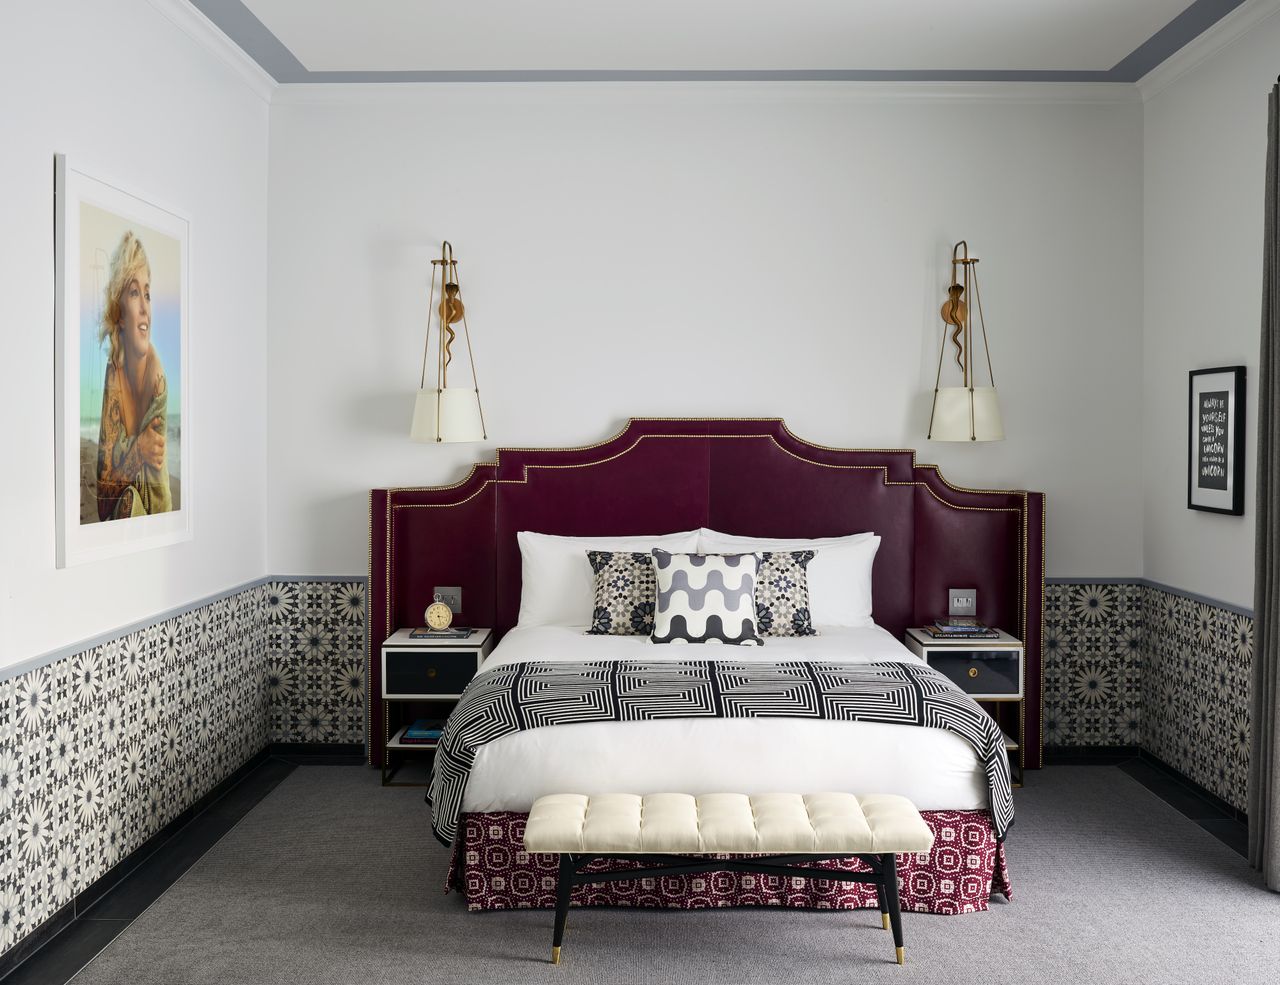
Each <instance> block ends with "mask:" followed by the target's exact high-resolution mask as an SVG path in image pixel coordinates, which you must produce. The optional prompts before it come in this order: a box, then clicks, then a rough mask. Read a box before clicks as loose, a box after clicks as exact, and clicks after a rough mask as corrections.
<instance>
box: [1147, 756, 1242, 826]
mask: <svg viewBox="0 0 1280 985" xmlns="http://www.w3.org/2000/svg"><path fill="white" fill-rule="evenodd" d="M1138 758H1139V759H1140V760H1141V761H1142V762H1144V763H1149V764H1150V765H1151V766H1153V767H1155V768H1156V769H1158V770H1159V771H1160V772H1161V773H1164V774H1165V775H1166V776H1168V777H1170V778H1171V779H1173V780H1176V781H1178V782H1179V783H1181V784H1182V785H1183V786H1184V787H1187V788H1188V789H1189V790H1190V791H1191V792H1192V793H1194V794H1195V795H1196V796H1197V797H1199V798H1200V799H1201V800H1205V801H1208V802H1209V803H1210V804H1211V805H1213V806H1214V807H1216V808H1217V809H1218V810H1220V811H1222V812H1223V813H1224V814H1226V815H1227V816H1228V817H1230V818H1231V819H1232V820H1235V821H1239V822H1240V823H1241V824H1248V823H1249V815H1248V814H1246V813H1245V812H1244V811H1242V810H1240V808H1238V807H1236V806H1235V805H1234V804H1231V803H1229V802H1228V801H1225V800H1223V799H1222V798H1221V797H1219V796H1218V795H1217V794H1216V793H1214V792H1213V791H1212V790H1209V789H1208V788H1206V787H1202V786H1201V785H1200V784H1198V783H1196V781H1195V780H1193V779H1191V777H1189V776H1187V774H1186V773H1183V772H1182V771H1181V770H1179V769H1177V768H1176V767H1173V766H1170V765H1169V764H1168V763H1166V762H1165V761H1164V760H1163V759H1161V758H1160V757H1159V756H1153V755H1152V754H1151V753H1149V752H1147V751H1146V750H1145V749H1143V750H1141V751H1140V752H1139V754H1138Z"/></svg>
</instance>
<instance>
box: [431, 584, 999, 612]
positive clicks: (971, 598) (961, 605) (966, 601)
mask: <svg viewBox="0 0 1280 985" xmlns="http://www.w3.org/2000/svg"><path fill="white" fill-rule="evenodd" d="M437 591H438V589H437ZM977 614H978V590H977V589H976V588H948V589H947V615H950V616H976V615H977Z"/></svg>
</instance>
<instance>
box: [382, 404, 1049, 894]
mask: <svg viewBox="0 0 1280 985" xmlns="http://www.w3.org/2000/svg"><path fill="white" fill-rule="evenodd" d="M1043 515H1044V514H1043V497H1042V496H1041V495H1040V494H1037V493H1030V492H1023V491H990V490H973V489H959V488H957V487H955V486H952V485H950V484H948V483H946V482H945V481H944V480H943V479H942V477H941V476H940V475H939V474H938V472H937V470H936V468H933V467H931V466H921V465H917V464H916V463H915V461H914V453H912V452H910V451H847V450H838V449H830V448H823V447H820V446H815V445H811V444H808V443H806V442H803V441H801V440H800V439H798V438H796V437H795V436H794V435H792V434H791V432H790V431H788V430H787V429H786V426H785V425H784V424H783V423H782V422H781V421H772V420H767V421H757V420H750V421H742V420H723V421H703V420H684V419H680V420H671V419H643V420H633V421H631V422H629V423H628V425H627V427H626V428H625V429H624V430H623V431H622V432H621V433H620V434H619V435H617V436H615V437H614V438H612V439H609V440H608V441H605V442H602V443H600V444H598V445H595V446H590V447H587V448H578V449H564V450H547V449H542V450H514V451H512V450H506V449H504V450H501V451H500V452H499V455H498V460H497V461H496V462H495V463H492V464H485V465H479V466H476V467H475V468H474V469H473V470H472V472H471V473H470V474H469V475H468V476H467V477H466V478H465V479H464V480H463V481H462V482H460V483H457V484H455V485H453V486H448V487H435V488H420V489H396V490H374V491H373V494H372V497H371V511H370V547H371V550H370V633H369V640H370V644H371V647H373V648H376V643H377V642H378V641H380V640H381V639H383V638H385V637H386V636H387V635H390V633H391V632H392V631H393V630H394V629H396V628H398V627H399V626H403V625H414V624H416V623H417V621H418V618H419V616H420V613H421V610H422V603H423V600H424V598H426V597H428V596H427V593H429V592H430V590H431V589H430V587H429V586H433V585H436V584H461V585H462V586H463V589H464V607H463V612H462V618H463V619H464V620H465V621H466V622H468V623H470V624H472V625H492V626H493V627H494V628H495V629H496V630H497V631H498V632H499V633H500V634H501V635H502V640H501V642H500V644H499V646H498V647H497V649H496V650H495V651H494V653H493V654H492V655H491V656H490V658H489V660H488V661H487V662H486V665H485V670H486V671H488V670H490V669H494V670H499V669H501V668H503V667H508V668H509V667H511V666H514V665H518V664H527V663H530V662H538V661H558V662H566V663H572V662H573V661H582V662H585V663H591V662H596V663H601V662H603V663H609V662H612V661H635V660H643V661H662V660H672V661H682V660H684V661H687V660H691V659H711V657H710V656H709V655H708V654H705V653H701V652H696V653H691V652H690V651H691V650H692V651H703V650H708V649H716V650H733V651H735V652H734V653H733V654H732V659H733V660H735V661H739V660H740V661H747V662H750V661H751V660H761V661H770V662H776V661H779V660H795V661H838V662H842V663H848V664H855V665H856V664H860V663H863V664H876V665H885V666H892V665H894V664H898V665H904V666H905V665H908V664H912V663H916V664H918V662H919V661H918V659H917V658H916V657H914V656H913V655H912V654H911V653H910V652H909V651H908V650H906V648H905V647H903V646H902V644H901V643H900V642H899V640H901V638H902V632H903V630H904V629H905V628H906V627H907V626H909V625H916V624H919V623H920V622H922V621H925V620H927V619H930V618H933V617H936V616H938V615H941V614H943V613H944V612H945V603H946V589H947V588H949V587H955V586H965V587H976V588H977V589H978V597H979V615H980V616H981V617H982V618H983V619H984V620H985V621H987V622H988V623H990V624H992V625H998V626H1001V627H1002V628H1006V629H1007V630H1009V631H1010V632H1013V633H1015V634H1016V635H1018V636H1019V637H1020V638H1021V639H1023V640H1024V642H1025V644H1026V647H1027V688H1026V691H1027V700H1026V701H1025V702H1024V703H1023V704H1022V707H1021V714H1014V715H1012V716H1011V715H1010V714H1009V712H1008V710H1006V711H1005V713H1004V714H1005V717H1004V718H1003V720H1002V721H1001V725H1002V726H1003V727H1004V729H1005V730H1006V731H1007V732H1009V733H1010V734H1012V735H1016V736H1017V737H1018V739H1019V742H1020V756H1021V765H1022V766H1023V767H1024V768H1028V769H1035V768H1037V767H1039V766H1040V752H1041V745H1040V722H1039V713H1040V704H1039V701H1040V619H1041V612H1042V608H1043ZM698 526H714V527H716V528H717V529H721V530H731V531H733V532H735V533H742V534H746V535H751V536H760V537H766V536H788V537H824V536H835V535H841V534H848V533H853V532H856V531H859V530H874V531H876V532H877V533H879V534H880V535H881V537H882V540H883V543H882V546H881V548H880V553H879V554H878V555H877V557H876V561H875V569H874V595H875V622H876V624H877V625H874V626H865V627H857V628H853V627H819V628H820V635H819V636H817V637H813V638H806V639H796V640H789V639H773V640H769V641H768V645H767V646H765V647H761V648H759V650H758V651H757V652H756V653H747V652H745V651H746V650H747V649H749V648H743V647H722V648H721V647H715V648H711V647H688V646H657V645H654V644H652V643H650V642H649V641H648V639H647V637H628V636H617V637H609V636H585V635H584V634H583V631H582V628H581V627H574V626H536V627H531V628H530V627H524V626H520V627H517V622H518V617H519V612H520V589H521V586H520V554H519V549H518V547H517V545H516V533H517V532H518V531H521V530H540V531H543V532H548V533H558V534H566V535H577V536H599V535H617V534H639V533H644V532H649V533H652V532H656V531H664V530H678V529H689V528H691V527H698ZM715 656H716V658H720V654H718V653H717V654H716V655H715ZM368 670H369V674H368V682H369V686H370V692H371V695H372V694H373V693H377V690H376V689H377V687H378V681H377V678H376V674H377V667H376V665H375V663H374V662H372V661H371V662H370V665H369V668H368ZM369 708H370V715H369V717H368V721H369V728H370V735H371V736H372V735H375V734H377V731H376V730H380V729H385V723H383V722H382V721H381V719H380V715H379V711H380V709H379V706H378V704H377V703H376V702H374V701H373V700H370V702H369ZM1015 712H1016V709H1015ZM378 746H379V743H376V742H372V741H371V742H370V743H369V748H370V753H371V762H374V763H376V762H377V748H378ZM606 778H607V779H606ZM602 784H603V785H605V786H602ZM605 788H607V789H613V790H620V789H626V790H628V791H630V792H636V793H645V792H656V791H661V790H680V791H684V792H691V793H700V792H710V791H713V790H727V789H733V790H738V791H742V792H747V793H751V792H765V791H768V790H779V789H790V790H801V789H803V790H812V791H817V790H827V789H831V790H850V791H855V792H867V791H875V792H885V793H901V794H903V795H905V796H907V797H909V798H910V799H911V800H912V801H913V802H914V803H915V804H916V805H917V807H919V808H920V809H921V811H922V813H923V814H924V816H925V819H926V821H927V822H928V823H929V824H930V825H931V826H932V827H933V828H934V831H935V836H936V837H935V845H936V847H935V849H934V851H933V852H932V853H930V854H929V855H928V856H927V857H914V858H911V859H908V860H906V864H905V866H904V871H903V892H902V904H903V907H904V909H914V910H921V911H928V912H935V913H959V912H970V911H975V910H982V909H985V908H986V905H987V900H988V899H989V897H990V895H991V894H992V893H993V892H1002V893H1005V894H1006V895H1008V893H1009V889H1010V883H1009V879H1008V872H1007V868H1006V866H1005V860H1004V851H1003V844H1002V843H1001V841H1000V840H999V839H998V838H997V832H996V828H995V826H993V823H992V810H991V802H990V787H989V783H988V782H987V779H986V778H985V777H984V772H983V768H982V763H981V761H980V757H979V756H977V755H976V754H975V751H974V749H973V748H972V747H971V746H970V745H968V744H966V742H965V741H964V740H963V739H961V738H959V737H958V736H957V735H955V734H953V733H950V732H947V731H943V730H941V729H937V728H926V727H921V728H908V727H905V726H903V725H898V724H883V723H880V722H862V721H859V722H852V721H824V720H802V719H797V718H788V717H780V718H748V719H713V720H687V719H680V718H677V719H671V720H662V721H608V722H585V723H575V724H557V725H554V726H552V727H545V728H534V729H528V730H524V731H521V732H519V733H518V734H513V735H507V736H504V737H501V738H498V739H496V740H495V741H492V742H489V743H487V744H486V745H484V746H483V747H482V748H479V749H478V750H477V751H476V755H475V757H474V762H473V763H471V764H470V770H469V776H468V777H467V778H466V782H465V788H464V789H462V790H461V792H460V800H461V808H460V816H459V819H458V823H457V826H456V837H453V839H452V841H453V847H454V851H453V861H452V866H451V871H450V873H449V877H448V878H449V884H450V885H451V886H453V887H456V888H459V889H460V890H461V891H462V892H463V893H464V895H465V897H466V900H467V905H468V906H469V907H470V908H472V909H504V908H516V907H549V906H552V905H553V904H554V893H553V886H554V875H555V867H554V860H553V859H551V858H543V857H541V856H537V855H529V854H527V853H525V852H524V851H523V850H522V848H521V837H522V834H523V822H524V818H525V816H526V814H527V811H528V809H529V806H530V805H531V804H532V802H533V800H534V799H536V797H538V796H541V795H542V794H545V793H550V792H556V791H567V790H584V791H591V790H599V789H605ZM450 833H451V835H452V834H453V829H451V831H450ZM1002 833H1003V832H1001V834H1002ZM578 892H579V896H578V897H576V901H577V902H580V903H584V904H610V905H633V906H666V907H694V906H727V905H784V906H804V907H818V908H847V907H856V906H874V905H876V901H875V899H874V892H871V893H870V895H868V892H867V890H866V889H865V887H862V886H858V885H856V884H841V883H837V882H834V881H833V882H829V883H828V882H824V881H805V880H779V879H776V878H773V877H758V876H754V877H753V876H750V875H735V874H731V873H717V874H713V875H711V876H704V877H686V878H685V879H670V880H669V879H660V880H637V881H635V882H633V883H614V884H609V885H600V886H595V887H591V886H587V887H581V888H580V890H579V891H578Z"/></svg>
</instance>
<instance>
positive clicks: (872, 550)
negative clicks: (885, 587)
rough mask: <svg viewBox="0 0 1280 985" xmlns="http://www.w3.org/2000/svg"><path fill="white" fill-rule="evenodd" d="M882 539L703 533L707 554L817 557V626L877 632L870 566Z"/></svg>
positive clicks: (813, 571)
mask: <svg viewBox="0 0 1280 985" xmlns="http://www.w3.org/2000/svg"><path fill="white" fill-rule="evenodd" d="M879 547H880V538H879V537H878V536H876V535H875V534H873V533H869V532H868V533H861V534H850V535H849V536H848V537H819V538H817V539H814V540H805V539H803V538H799V537H739V536H738V535H737V534H725V533H721V532H720V531H718V530H709V529H708V528H706V527H703V528H702V529H701V530H699V531H698V551H699V552H700V553H702V554H714V553H741V552H746V551H751V552H759V551H813V552H814V556H813V560H812V561H810V562H809V612H810V614H811V615H812V617H813V625H814V626H874V625H875V619H874V618H872V606H871V565H872V564H873V562H874V561H875V559H876V551H877V550H878V549H879Z"/></svg>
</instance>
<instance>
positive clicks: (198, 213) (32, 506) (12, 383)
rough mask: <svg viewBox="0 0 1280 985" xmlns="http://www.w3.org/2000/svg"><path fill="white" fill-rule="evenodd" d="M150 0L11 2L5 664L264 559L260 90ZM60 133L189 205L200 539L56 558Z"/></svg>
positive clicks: (3, 62) (5, 45)
mask: <svg viewBox="0 0 1280 985" xmlns="http://www.w3.org/2000/svg"><path fill="white" fill-rule="evenodd" d="M166 6H169V5H167V4H166V3H163V2H160V0H157V3H156V5H155V6H153V5H152V4H150V3H147V2H145V0H113V2H111V3H101V2H98V0H41V2H39V3H30V4H22V5H6V9H5V12H4V14H3V19H2V21H0V121H3V137H2V138H0V144H2V146H3V152H2V153H0V215H3V216H4V235H3V236H0V285H3V291H2V293H3V297H4V309H5V314H4V325H5V330H4V339H5V359H4V376H5V380H4V385H3V386H0V419H2V420H3V421H4V441H3V452H0V456H2V457H0V460H2V461H3V466H2V468H0V474H3V482H2V483H0V515H2V516H3V520H2V521H0V667H3V666H9V665H12V664H14V663H17V662H20V661H23V660H25V659H27V658H31V657H34V656H37V655H40V654H42V653H44V652H46V651H49V650H52V649H56V648H59V647H62V646H65V645H67V644H70V643H72V642H75V641H77V640H81V639H85V638H87V637H90V636H93V635H95V634H98V633H102V632H107V631H110V630H113V629H115V628H118V627H120V626H122V625H124V624H127V623H129V622H132V621H134V620H138V619H144V618H148V617H150V616H153V615H155V614H156V613H158V612H161V611H163V610H165V609H169V608H172V607H174V606H176V605H180V604H182V603H185V602H187V601H190V600H193V599H197V598H201V597H204V596H207V595H210V594H212V593H215V592H218V591H221V590H222V589H225V588H228V587H231V586H233V585H236V584H240V583H242V582H244V581H247V580H250V579H252V578H256V577H259V576H261V575H262V574H264V573H265V571H266V568H265V551H264V546H263V541H264V536H265V534H264V523H263V520H264V511H263V501H264V498H265V494H266V483H265V477H264V464H265V456H266V436H265V435H266V420H265V417H266V415H265V391H266V382H265V369H266V359H265V340H264V339H265V333H266V320H265V313H266V259H267V256H266V230H267V223H266V215H267V213H266V190H267V124H268V115H267V105H266V103H265V102H264V101H263V99H262V98H261V96H260V95H258V94H256V93H255V92H254V91H253V90H251V88H250V87H249V86H248V85H247V84H246V83H245V81H244V80H243V79H242V78H241V77H239V76H238V75H237V74H236V73H235V72H233V71H232V70H231V69H230V68H229V67H228V66H227V64H225V63H224V62H223V61H222V60H220V59H219V58H218V57H216V56H215V55H213V54H211V53H210V52H209V51H208V50H206V49H205V48H203V47H201V46H200V45H198V44H197V43H195V42H194V41H193V40H192V39H191V37H190V36H189V35H188V34H187V33H185V32H184V30H182V29H180V28H179V27H178V26H176V24H175V23H174V22H173V21H171V20H170V19H169V18H168V17H167V16H166V15H165V14H164V13H162V9H163V8H165V7H166ZM55 152H62V153H65V154H67V155H68V158H69V160H70V161H72V162H73V163H74V164H76V165H77V166H79V167H81V168H83V169H85V170H87V171H89V172H90V173H98V174H102V175H105V176H108V177H110V178H112V179H114V180H115V181H117V182H120V183H122V184H127V186H128V187H129V188H130V189H137V190H139V191H140V193H142V194H144V195H147V194H149V195H151V196H153V197H154V199H155V200H156V201H157V202H161V203H164V204H166V205H170V206H171V207H173V208H176V209H180V210H182V211H184V212H185V213H186V214H187V215H188V216H189V217H190V219H191V256H192V261H193V263H192V271H191V294H190V302H191V342H190V349H191V352H192V354H193V357H194V358H193V365H192V373H191V379H190V386H191V399H192V409H191V420H190V422H187V421H184V422H183V426H184V439H185V440H189V441H190V444H191V448H192V452H193V455H194V456H195V461H194V470H195V471H196V473H197V482H198V488H197V489H196V490H195V494H196V503H195V507H196V513H195V517H194V520H195V539H194V540H192V541H190V542H188V543H184V544H181V545H177V546H174V547H168V548H162V549H158V550H153V551H149V552H146V553H142V554H135V555H132V556H129V557H125V558H120V559H116V560H110V561H102V562H97V563H93V564H88V565H84V566H81V567H76V568H71V569H68V570H57V569H55V567H54V495H53V493H54V425H53V414H54V315H53V309H54V283H53V159H54V154H55Z"/></svg>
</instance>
